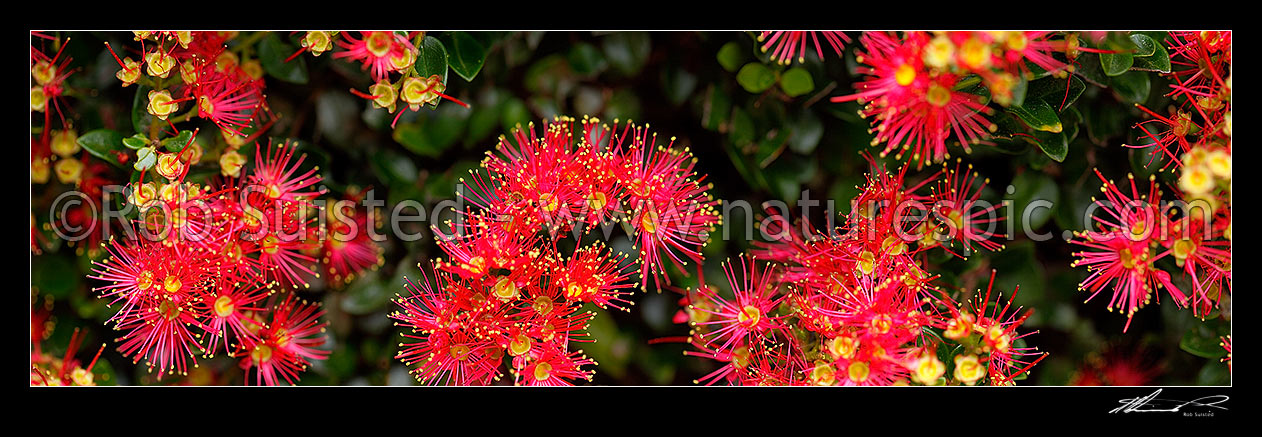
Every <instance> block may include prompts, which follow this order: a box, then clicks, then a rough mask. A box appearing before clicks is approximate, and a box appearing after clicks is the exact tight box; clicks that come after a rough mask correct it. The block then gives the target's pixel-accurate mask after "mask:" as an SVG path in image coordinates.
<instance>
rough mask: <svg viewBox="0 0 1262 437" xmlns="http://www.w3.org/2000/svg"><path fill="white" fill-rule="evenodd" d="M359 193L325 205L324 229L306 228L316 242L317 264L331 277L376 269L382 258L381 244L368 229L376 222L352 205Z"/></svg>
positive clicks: (344, 279)
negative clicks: (318, 257)
mask: <svg viewBox="0 0 1262 437" xmlns="http://www.w3.org/2000/svg"><path fill="white" fill-rule="evenodd" d="M361 195H362V192H361V193H357V194H351V195H350V196H349V199H346V200H341V201H337V202H334V203H333V205H332V206H329V207H327V210H326V211H327V212H328V232H327V234H326V235H323V236H320V235H319V234H320V232H319V231H320V229H312V230H311V231H310V232H311V234H312V235H314V236H315V237H316V238H317V240H319V242H320V257H321V258H320V265H321V266H322V267H323V268H324V274H325V276H326V277H328V278H330V279H331V280H332V281H334V282H335V283H336V282H342V283H346V282H350V280H351V279H352V278H354V276H355V275H356V274H357V273H359V272H362V271H364V270H367V269H376V268H377V266H380V265H381V264H382V263H383V262H384V259H383V258H382V257H381V253H382V248H381V246H379V245H377V242H376V241H374V240H373V237H372V234H371V233H370V232H369V231H370V230H371V229H374V228H375V227H376V223H369V221H368V214H367V213H366V212H365V211H363V210H360V209H358V208H356V206H355V203H356V202H357V201H358V200H359V198H360V196H361Z"/></svg>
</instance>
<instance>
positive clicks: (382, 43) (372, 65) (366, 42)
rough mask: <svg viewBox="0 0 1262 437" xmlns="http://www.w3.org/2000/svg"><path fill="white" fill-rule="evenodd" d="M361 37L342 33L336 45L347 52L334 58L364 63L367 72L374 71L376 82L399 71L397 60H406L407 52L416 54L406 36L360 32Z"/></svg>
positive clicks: (338, 53) (335, 55)
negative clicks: (356, 37) (357, 37)
mask: <svg viewBox="0 0 1262 437" xmlns="http://www.w3.org/2000/svg"><path fill="white" fill-rule="evenodd" d="M360 36H361V37H362V38H361V39H355V38H354V37H352V36H351V34H350V33H349V32H342V38H341V39H339V40H337V41H336V43H337V45H338V46H340V47H342V48H343V49H345V50H344V51H340V52H337V53H334V54H333V57H334V58H350V59H353V60H356V61H360V62H362V63H363V64H364V69H365V70H368V69H371V70H372V78H373V81H376V82H380V81H383V80H386V79H387V78H388V76H389V74H390V72H392V71H396V70H398V68H397V66H396V65H395V64H396V63H397V62H398V61H396V59H403V58H406V57H407V52H411V53H413V54H415V52H416V47H414V46H412V42H411V41H408V38H407V37H406V36H403V35H400V34H397V33H394V32H360ZM413 56H414V55H413Z"/></svg>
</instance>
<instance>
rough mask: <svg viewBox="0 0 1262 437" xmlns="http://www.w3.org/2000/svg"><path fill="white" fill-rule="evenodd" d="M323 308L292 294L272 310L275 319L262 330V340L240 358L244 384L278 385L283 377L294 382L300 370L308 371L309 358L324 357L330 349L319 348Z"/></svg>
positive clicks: (321, 339) (259, 335)
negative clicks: (252, 374) (251, 375)
mask: <svg viewBox="0 0 1262 437" xmlns="http://www.w3.org/2000/svg"><path fill="white" fill-rule="evenodd" d="M321 315H324V310H322V309H320V307H319V305H318V304H308V303H307V302H305V301H303V302H301V303H300V302H299V301H298V299H297V298H295V297H294V295H293V294H289V295H287V296H286V297H285V299H284V300H283V301H281V302H280V303H279V304H277V305H276V306H275V307H273V309H272V320H271V323H268V324H267V325H266V326H265V327H264V328H263V329H262V330H260V331H259V334H258V337H259V339H260V341H259V342H258V343H255V344H254V345H253V348H252V349H251V350H249V353H248V354H246V355H245V357H244V358H243V359H242V360H241V368H242V369H245V371H246V377H245V383H246V384H249V383H250V382H251V381H250V380H251V378H250V373H254V375H255V376H254V384H256V385H264V384H266V385H277V384H278V383H279V382H280V380H279V379H277V376H278V375H279V376H280V379H284V380H285V382H286V383H289V384H293V383H294V381H297V380H298V372H301V371H305V370H306V369H307V364H308V363H309V362H310V361H308V360H323V359H325V358H327V357H328V356H329V351H325V350H321V349H317V348H318V347H320V346H322V345H324V336H323V333H324V327H325V323H322V322H320V316H321Z"/></svg>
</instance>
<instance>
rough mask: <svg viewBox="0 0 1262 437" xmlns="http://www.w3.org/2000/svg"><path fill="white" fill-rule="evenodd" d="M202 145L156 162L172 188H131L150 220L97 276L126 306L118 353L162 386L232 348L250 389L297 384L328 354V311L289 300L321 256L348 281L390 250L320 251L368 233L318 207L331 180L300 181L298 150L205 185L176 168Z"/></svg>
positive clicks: (114, 249)
mask: <svg viewBox="0 0 1262 437" xmlns="http://www.w3.org/2000/svg"><path fill="white" fill-rule="evenodd" d="M194 138H195V135H194V137H192V138H190V139H189V140H188V143H187V144H186V145H185V150H184V151H181V152H179V153H178V154H176V153H173V154H162V156H160V157H159V158H158V163H157V164H156V165H155V168H156V169H157V171H158V173H160V174H161V176H162V178H163V179H165V180H159V181H150V182H145V178H144V176H143V174H142V176H141V180H140V181H138V182H136V183H134V184H133V185H132V186H131V187H130V188H129V193H128V199H129V201H130V202H132V203H133V204H134V205H135V206H136V207H138V208H139V210H140V218H139V220H137V226H135V227H136V228H137V229H135V230H132V229H130V227H129V229H128V230H129V232H128V233H127V235H128V236H131V238H122V239H120V238H111V240H110V242H109V244H108V245H105V246H106V248H107V250H108V251H109V256H108V257H107V258H106V259H105V260H104V261H100V262H96V261H94V262H93V264H94V269H93V275H92V276H90V277H91V278H94V279H98V280H101V281H105V282H107V285H104V286H101V287H97V288H96V289H95V291H99V292H100V293H101V295H102V297H103V298H105V299H108V300H109V305H110V306H116V305H117V306H118V307H119V309H118V312H117V313H115V314H114V315H113V316H112V317H111V318H110V319H109V322H107V323H114V324H115V325H116V328H115V329H117V330H120V331H123V332H124V333H123V336H122V337H121V338H120V339H119V343H120V347H119V350H120V352H121V353H123V354H124V355H126V356H132V357H133V359H134V360H135V361H136V362H139V361H140V360H141V359H142V358H143V359H145V360H146V361H147V362H148V365H149V368H150V370H151V371H152V370H153V369H155V368H156V369H157V370H158V372H159V374H158V377H159V379H161V378H162V374H163V373H166V374H175V373H179V374H181V375H187V374H188V363H189V361H190V359H191V360H192V363H193V365H194V366H196V365H197V363H196V356H197V355H198V353H199V352H200V353H201V354H202V355H203V356H205V357H208V358H213V357H214V355H215V354H216V351H217V350H218V349H219V348H220V347H222V348H223V350H224V351H225V353H226V355H228V356H229V357H232V358H237V359H239V360H240V362H239V363H240V366H241V368H242V369H244V370H245V371H246V372H247V374H246V382H247V383H255V384H268V385H275V384H277V383H278V382H279V381H280V380H284V381H285V382H287V383H293V382H295V381H296V380H297V379H298V373H300V372H302V371H304V370H305V369H306V368H307V365H308V364H309V363H310V360H320V359H324V358H325V357H326V356H327V355H328V353H329V352H328V351H324V350H321V349H319V347H320V346H322V345H323V344H324V342H325V339H324V334H323V332H324V326H325V324H324V323H323V322H321V321H320V316H321V315H322V314H323V310H321V309H320V308H319V306H318V304H314V303H308V302H306V301H304V300H302V299H299V298H298V297H297V296H296V295H295V294H293V293H292V292H289V291H288V290H287V289H290V288H292V289H297V288H298V287H299V285H302V286H306V287H309V286H310V284H309V282H308V281H309V280H310V279H312V278H319V277H320V274H319V273H318V272H317V271H316V268H317V267H316V266H315V264H316V262H317V261H316V260H317V257H320V258H321V259H322V260H323V261H324V264H325V270H326V271H327V272H335V275H338V276H335V277H336V278H338V279H339V280H340V279H342V276H340V275H347V274H352V273H354V272H356V271H359V270H363V269H365V268H369V267H374V268H375V267H376V266H377V265H379V264H380V262H381V261H380V255H379V253H380V249H378V248H376V245H375V243H374V242H372V241H371V240H363V239H355V238H348V239H346V240H347V241H339V242H338V243H329V244H324V245H321V244H320V242H315V241H312V237H316V238H321V239H323V238H333V237H335V236H336V235H346V234H347V231H348V229H347V228H346V227H347V226H352V227H355V228H357V229H356V230H357V233H358V234H366V233H367V229H366V227H367V226H368V225H369V223H367V222H365V221H363V220H354V219H350V218H347V214H348V212H347V211H345V210H344V209H342V208H338V209H336V211H338V212H337V213H336V214H331V215H332V217H331V218H329V219H328V223H332V224H331V225H329V226H326V220H324V218H325V216H324V215H322V214H319V212H320V209H319V208H318V207H317V205H316V203H315V201H314V200H315V198H316V196H318V195H319V194H320V193H321V192H322V191H323V189H321V190H315V189H313V187H314V186H315V185H316V184H318V183H319V182H320V181H321V180H322V178H321V177H320V175H319V174H318V173H317V172H318V168H315V169H310V170H307V171H305V172H304V171H302V170H300V169H299V167H300V166H301V165H302V162H303V160H304V159H305V155H303V156H301V157H298V158H297V159H295V156H294V153H295V150H294V149H295V147H294V146H292V145H290V144H289V143H288V142H286V143H285V144H282V145H280V146H279V147H275V146H273V145H272V144H270V143H269V145H268V147H267V148H266V151H264V150H263V147H262V146H261V145H260V146H257V147H256V150H255V155H256V156H255V160H254V165H253V168H252V172H250V173H249V174H248V175H247V176H245V177H243V178H224V179H222V180H218V181H215V182H213V183H212V184H211V186H201V185H200V184H197V183H193V182H186V181H185V179H184V178H185V176H186V175H187V172H188V168H189V166H188V165H184V164H183V163H182V161H181V160H179V159H175V158H169V156H170V157H173V156H176V155H182V154H184V153H185V151H187V150H188V146H189V145H191V144H192V142H193V140H194ZM339 205H340V204H339ZM317 223H318V226H312V225H314V224H317ZM313 227H314V228H315V229H316V230H318V231H319V233H317V234H314V235H313V233H312V232H311V231H312V229H311V228H313ZM329 227H332V228H333V229H334V230H333V231H332V232H328V231H326V229H327V228H329ZM220 343H222V346H220ZM251 374H253V378H251Z"/></svg>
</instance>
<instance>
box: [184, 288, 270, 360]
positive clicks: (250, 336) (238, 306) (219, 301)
mask: <svg viewBox="0 0 1262 437" xmlns="http://www.w3.org/2000/svg"><path fill="white" fill-rule="evenodd" d="M214 287H215V290H216V291H215V294H213V295H211V296H209V298H207V299H204V300H201V301H198V302H196V303H195V304H194V305H195V306H196V307H197V310H198V311H199V312H201V313H202V314H206V315H208V316H209V317H208V319H209V320H207V322H206V324H205V325H204V326H203V328H205V330H206V336H207V337H209V340H208V344H207V345H206V352H207V353H209V354H210V356H211V357H214V353H215V349H216V348H217V347H218V345H219V341H221V340H222V341H223V343H224V351H225V352H226V353H227V354H228V355H229V356H233V355H235V354H236V353H238V352H240V351H242V350H244V351H251V350H253V349H254V345H255V344H257V343H258V342H259V337H258V336H257V335H255V333H256V332H258V331H259V330H260V329H261V328H263V325H262V324H261V323H260V322H258V321H257V320H254V319H253V318H252V316H251V314H252V313H259V312H266V311H267V308H266V307H263V306H261V305H260V301H262V300H263V298H265V297H267V296H268V294H267V293H266V292H265V290H264V289H262V288H261V287H256V286H254V285H253V284H238V283H235V281H231V280H229V279H225V278H222V277H220V278H217V279H216V280H215V286H214ZM230 336H231V338H232V339H235V340H236V344H232V343H231V340H229V337H230ZM234 349H235V350H234Z"/></svg>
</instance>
